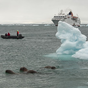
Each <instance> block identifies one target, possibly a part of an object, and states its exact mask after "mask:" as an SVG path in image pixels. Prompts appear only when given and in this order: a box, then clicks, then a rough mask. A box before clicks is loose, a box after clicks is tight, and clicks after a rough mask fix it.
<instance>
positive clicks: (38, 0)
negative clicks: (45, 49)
mask: <svg viewBox="0 0 88 88" xmlns="http://www.w3.org/2000/svg"><path fill="white" fill-rule="evenodd" d="M87 8H88V0H0V24H3V23H7V24H8V23H52V21H51V19H52V18H53V16H54V15H55V14H56V15H57V14H58V12H59V11H60V10H62V9H63V10H65V11H66V10H67V9H71V10H72V11H73V14H74V15H76V14H78V16H79V17H80V19H81V23H88V11H87Z"/></svg>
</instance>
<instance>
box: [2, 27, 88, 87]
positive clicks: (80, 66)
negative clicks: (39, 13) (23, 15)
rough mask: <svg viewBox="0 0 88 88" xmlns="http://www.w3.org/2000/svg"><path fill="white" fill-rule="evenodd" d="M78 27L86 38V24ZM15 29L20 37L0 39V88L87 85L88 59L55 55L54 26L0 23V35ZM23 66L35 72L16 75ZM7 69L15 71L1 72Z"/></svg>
mask: <svg viewBox="0 0 88 88" xmlns="http://www.w3.org/2000/svg"><path fill="white" fill-rule="evenodd" d="M79 29H80V30H81V32H82V33H83V34H85V35H86V36H87V37H88V27H80V28H79ZM17 30H19V32H20V33H21V34H22V35H23V36H25V38H24V39H18V40H17V39H2V38H0V88H88V60H80V59H75V58H71V57H70V56H69V55H67V56H56V54H55V52H56V50H57V49H58V48H59V47H60V45H61V42H60V40H59V39H57V38H56V37H55V34H56V32H57V28H56V27H55V26H52V25H50V26H44V25H39V26H36V25H34V26H32V25H0V35H1V34H5V33H7V32H10V34H11V35H16V31H17ZM23 66H24V67H26V68H28V69H29V70H35V71H38V72H39V74H22V73H21V74H20V72H19V69H20V67H23ZM45 66H55V67H56V69H55V70H51V69H45V68H44V67H45ZM7 69H10V70H12V71H14V72H16V73H19V74H18V75H17V74H16V75H10V74H5V70H7Z"/></svg>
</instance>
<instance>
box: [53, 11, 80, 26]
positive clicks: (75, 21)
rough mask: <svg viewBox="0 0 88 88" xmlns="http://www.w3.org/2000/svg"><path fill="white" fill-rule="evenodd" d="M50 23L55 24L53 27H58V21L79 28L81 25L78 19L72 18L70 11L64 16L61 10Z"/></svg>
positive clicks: (76, 17)
mask: <svg viewBox="0 0 88 88" xmlns="http://www.w3.org/2000/svg"><path fill="white" fill-rule="evenodd" d="M52 21H53V23H54V24H55V26H58V22H59V21H64V22H66V23H68V24H70V25H72V26H76V27H80V24H81V21H80V18H79V17H78V16H74V15H73V13H72V11H69V13H68V14H66V15H65V14H64V13H63V11H62V10H61V11H60V13H59V14H58V16H54V17H53V18H52Z"/></svg>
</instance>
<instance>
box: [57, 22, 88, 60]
mask: <svg viewBox="0 0 88 88" xmlns="http://www.w3.org/2000/svg"><path fill="white" fill-rule="evenodd" d="M56 37H57V38H58V39H61V43H62V44H61V46H60V47H59V48H58V49H57V50H56V53H57V54H58V55H60V54H62V55H65V54H66V55H71V56H72V57H74V58H80V59H88V42H87V41H86V38H87V37H86V36H85V35H83V34H82V33H81V31H80V30H79V29H78V28H75V27H73V26H71V25H69V24H68V23H65V22H61V21H60V22H59V24H58V27H57V33H56Z"/></svg>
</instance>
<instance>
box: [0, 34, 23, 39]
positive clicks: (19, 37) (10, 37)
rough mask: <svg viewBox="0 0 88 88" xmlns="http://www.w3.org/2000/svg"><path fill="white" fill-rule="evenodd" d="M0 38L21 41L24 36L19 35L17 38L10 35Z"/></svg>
mask: <svg viewBox="0 0 88 88" xmlns="http://www.w3.org/2000/svg"><path fill="white" fill-rule="evenodd" d="M1 38H3V39H22V38H24V36H22V35H21V34H19V35H18V36H15V35H10V36H5V35H1Z"/></svg>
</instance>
